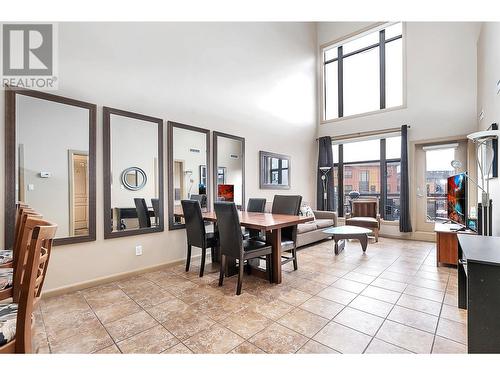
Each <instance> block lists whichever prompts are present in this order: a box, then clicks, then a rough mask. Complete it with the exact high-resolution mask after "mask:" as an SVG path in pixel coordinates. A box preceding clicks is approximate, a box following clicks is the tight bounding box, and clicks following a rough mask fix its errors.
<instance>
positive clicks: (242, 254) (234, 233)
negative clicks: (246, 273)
mask: <svg viewBox="0 0 500 375" xmlns="http://www.w3.org/2000/svg"><path fill="white" fill-rule="evenodd" d="M214 208H215V214H216V215H217V227H218V229H219V248H220V254H221V263H220V275H219V286H222V284H223V282H224V269H225V263H226V258H227V257H229V258H233V259H237V260H238V262H239V267H238V268H239V271H238V286H237V288H236V295H240V294H241V285H242V282H243V270H244V262H245V260H250V259H254V258H259V257H261V256H265V257H266V270H267V274H268V277H269V281H270V282H272V275H271V253H272V248H271V246H269V245H268V244H266V243H265V242H264V241H259V240H254V239H248V240H243V236H242V234H241V225H240V219H239V217H238V211H237V210H236V205H235V204H234V203H232V202H216V203H215V204H214Z"/></svg>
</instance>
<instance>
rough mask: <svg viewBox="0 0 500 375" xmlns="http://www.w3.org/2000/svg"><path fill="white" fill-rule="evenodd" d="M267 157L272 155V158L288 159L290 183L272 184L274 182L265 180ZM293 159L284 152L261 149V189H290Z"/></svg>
mask: <svg viewBox="0 0 500 375" xmlns="http://www.w3.org/2000/svg"><path fill="white" fill-rule="evenodd" d="M265 157H272V158H277V159H282V160H288V185H272V184H266V182H265V176H264V174H265V173H266V171H265V165H264V158H265ZM290 163H291V160H290V156H288V155H283V154H275V153H274V152H267V151H259V170H260V172H259V176H260V178H259V184H260V188H261V189H272V190H289V189H290V186H291V182H290V172H291V165H290Z"/></svg>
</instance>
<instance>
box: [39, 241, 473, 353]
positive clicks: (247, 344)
mask: <svg viewBox="0 0 500 375" xmlns="http://www.w3.org/2000/svg"><path fill="white" fill-rule="evenodd" d="M298 260H299V270H298V271H293V270H292V268H291V263H289V264H288V265H287V266H285V267H284V272H283V283H282V284H281V285H271V284H269V283H268V282H266V281H264V280H261V279H258V278H256V277H253V276H246V277H245V279H244V283H243V293H242V294H241V295H240V296H235V295H234V293H235V283H236V279H235V277H231V278H227V279H225V283H224V286H223V287H222V288H219V287H218V286H217V277H218V273H217V271H216V269H215V267H214V269H211V268H212V267H211V266H210V265H209V266H208V267H207V268H208V270H207V271H206V275H205V276H204V277H203V278H199V277H198V276H197V274H198V267H197V265H196V264H197V262H196V261H195V262H194V266H192V267H191V270H190V272H188V273H186V272H184V265H176V266H170V267H166V268H164V269H162V270H159V271H155V272H150V273H145V274H142V275H140V276H136V277H133V278H129V279H126V280H122V281H118V282H113V283H109V284H106V285H102V286H99V287H95V288H90V289H85V290H82V291H79V292H75V293H70V294H66V295H63V296H59V297H53V298H49V299H45V300H42V303H41V306H40V309H39V311H37V314H36V327H35V340H34V341H35V345H36V346H37V347H38V348H39V352H40V353H49V352H50V353H465V352H466V346H465V345H466V317H467V316H466V312H465V311H464V310H460V309H458V308H457V307H456V300H457V298H456V295H457V274H456V270H455V269H452V268H444V267H440V268H437V267H436V265H435V246H434V244H432V243H426V242H415V241H401V240H393V239H387V238H381V239H380V242H379V243H370V244H369V246H368V250H367V252H366V254H363V253H362V251H361V249H360V246H359V244H358V243H356V242H349V243H348V244H347V246H346V250H345V251H344V252H343V253H342V254H341V255H339V256H334V255H333V244H332V242H331V241H325V242H321V243H319V244H316V245H313V246H310V247H307V248H303V249H302V250H300V251H299V254H298Z"/></svg>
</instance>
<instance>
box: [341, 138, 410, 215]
mask: <svg viewBox="0 0 500 375" xmlns="http://www.w3.org/2000/svg"><path fill="white" fill-rule="evenodd" d="M332 150H333V159H334V161H335V178H334V181H333V183H334V184H335V199H336V200H338V202H335V210H336V211H337V212H338V213H339V216H344V215H345V214H346V213H349V212H350V210H351V197H350V196H349V193H350V192H352V191H356V192H358V193H359V196H360V197H361V198H370V197H371V198H378V199H379V203H380V204H379V208H380V214H381V216H382V217H383V218H384V220H399V211H400V202H399V196H400V176H401V160H400V159H401V155H400V153H401V137H400V136H392V137H387V138H382V139H380V138H379V139H370V140H354V141H348V142H346V143H343V144H334V145H332ZM384 155H385V157H384ZM339 168H342V170H343V174H342V175H340V176H339V175H338V173H337V171H338V169H339Z"/></svg>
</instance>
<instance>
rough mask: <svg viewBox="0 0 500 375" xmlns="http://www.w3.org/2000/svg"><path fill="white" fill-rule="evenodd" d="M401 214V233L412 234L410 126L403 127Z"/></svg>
mask: <svg viewBox="0 0 500 375" xmlns="http://www.w3.org/2000/svg"><path fill="white" fill-rule="evenodd" d="M400 200H401V213H400V217H399V231H400V232H411V231H412V229H411V221H410V182H409V176H408V126H406V125H403V126H402V127H401V195H400Z"/></svg>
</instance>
